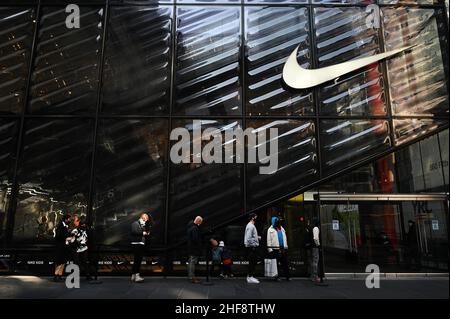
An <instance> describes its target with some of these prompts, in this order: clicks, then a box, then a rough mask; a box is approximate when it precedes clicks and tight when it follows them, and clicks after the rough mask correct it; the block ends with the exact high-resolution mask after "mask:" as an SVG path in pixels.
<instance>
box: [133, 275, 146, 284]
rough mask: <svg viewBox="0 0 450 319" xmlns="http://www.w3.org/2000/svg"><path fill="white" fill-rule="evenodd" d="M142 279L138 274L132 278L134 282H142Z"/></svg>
mask: <svg viewBox="0 0 450 319" xmlns="http://www.w3.org/2000/svg"><path fill="white" fill-rule="evenodd" d="M143 281H144V278H142V277H141V276H140V275H139V274H136V277H134V282H143Z"/></svg>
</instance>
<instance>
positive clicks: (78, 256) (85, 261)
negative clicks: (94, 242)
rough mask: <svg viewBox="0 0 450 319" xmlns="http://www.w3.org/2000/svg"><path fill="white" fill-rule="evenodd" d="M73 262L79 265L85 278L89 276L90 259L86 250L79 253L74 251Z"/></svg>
mask: <svg viewBox="0 0 450 319" xmlns="http://www.w3.org/2000/svg"><path fill="white" fill-rule="evenodd" d="M74 259H75V260H74V262H75V264H76V265H78V267H80V271H81V273H82V274H84V275H85V276H86V278H90V277H91V273H92V272H91V266H92V264H91V260H90V258H89V252H88V250H85V251H83V252H81V253H75V254H74Z"/></svg>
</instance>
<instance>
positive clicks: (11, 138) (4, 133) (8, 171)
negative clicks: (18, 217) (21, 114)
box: [0, 119, 18, 239]
mask: <svg viewBox="0 0 450 319" xmlns="http://www.w3.org/2000/svg"><path fill="white" fill-rule="evenodd" d="M17 128H18V125H17V122H16V121H12V120H6V119H5V120H4V119H0V239H1V238H2V237H3V235H4V229H5V224H6V215H7V211H8V206H9V203H10V195H11V186H12V178H13V176H12V175H13V169H14V167H13V166H14V158H15V156H16V155H15V154H16V142H17V134H18V132H17V131H18V130H17Z"/></svg>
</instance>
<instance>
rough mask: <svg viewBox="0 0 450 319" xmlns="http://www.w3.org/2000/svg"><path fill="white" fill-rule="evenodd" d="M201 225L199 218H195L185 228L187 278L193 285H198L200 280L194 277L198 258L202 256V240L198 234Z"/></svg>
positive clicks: (200, 218) (201, 219)
mask: <svg viewBox="0 0 450 319" xmlns="http://www.w3.org/2000/svg"><path fill="white" fill-rule="evenodd" d="M202 223H203V218H202V217H201V216H197V217H195V219H194V220H193V221H190V222H189V224H188V226H187V241H188V255H189V260H188V277H189V280H190V281H191V282H192V283H194V284H199V283H200V282H201V281H200V279H198V278H196V277H195V265H196V264H197V263H198V259H199V257H200V256H201V255H202V239H201V233H200V225H201V224H202Z"/></svg>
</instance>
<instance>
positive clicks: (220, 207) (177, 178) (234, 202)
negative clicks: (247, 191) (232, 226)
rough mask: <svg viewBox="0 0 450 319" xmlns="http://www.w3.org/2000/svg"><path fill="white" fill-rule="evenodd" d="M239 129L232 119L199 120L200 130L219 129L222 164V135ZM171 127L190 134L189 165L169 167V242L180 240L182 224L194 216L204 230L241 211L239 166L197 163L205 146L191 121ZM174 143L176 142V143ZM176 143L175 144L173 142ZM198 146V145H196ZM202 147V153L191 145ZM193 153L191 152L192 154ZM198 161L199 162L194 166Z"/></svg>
mask: <svg viewBox="0 0 450 319" xmlns="http://www.w3.org/2000/svg"><path fill="white" fill-rule="evenodd" d="M239 126H241V124H240V122H239V121H237V120H236V121H235V120H228V121H222V120H217V121H216V120H202V121H201V130H202V132H204V130H205V129H208V128H217V129H218V130H220V136H221V138H222V143H221V145H222V156H223V157H222V158H223V161H222V162H225V145H226V143H225V136H224V134H225V132H226V131H228V130H234V129H235V128H237V127H239ZM172 127H173V128H185V129H187V130H188V131H189V133H190V141H188V143H189V163H180V164H173V163H172V164H171V165H172V166H171V173H170V176H171V180H170V216H169V240H170V241H171V242H173V243H175V242H179V241H180V240H181V239H184V237H185V235H186V225H187V223H188V222H189V221H190V220H192V219H193V218H194V217H195V216H197V215H201V216H203V217H204V225H203V227H204V228H209V227H212V226H217V225H220V224H221V223H223V222H226V221H227V220H230V219H231V218H233V217H236V216H239V215H240V214H241V213H242V212H243V207H242V205H243V203H242V197H243V194H242V189H241V184H242V182H243V181H242V173H241V171H242V166H243V164H237V163H236V162H237V160H233V161H232V162H233V163H223V164H220V163H211V164H205V163H204V162H202V161H200V159H201V157H202V154H200V153H199V152H202V151H203V150H204V149H206V148H203V147H204V146H205V145H206V144H208V143H209V141H208V140H201V137H200V138H199V137H198V136H194V134H193V132H194V129H195V128H196V127H194V125H193V122H192V121H191V120H186V121H182V120H180V121H175V122H173V123H172ZM177 141H178V140H177ZM173 143H176V141H173ZM199 143H200V144H199ZM193 144H197V145H202V150H199V149H197V148H196V149H194V145H193ZM194 152H195V153H194ZM198 161H200V163H195V162H198Z"/></svg>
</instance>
